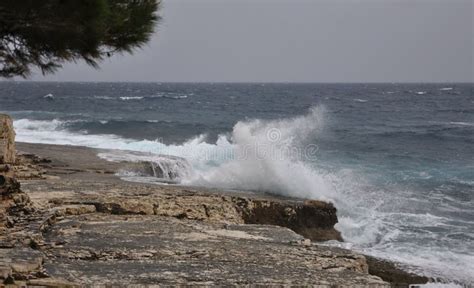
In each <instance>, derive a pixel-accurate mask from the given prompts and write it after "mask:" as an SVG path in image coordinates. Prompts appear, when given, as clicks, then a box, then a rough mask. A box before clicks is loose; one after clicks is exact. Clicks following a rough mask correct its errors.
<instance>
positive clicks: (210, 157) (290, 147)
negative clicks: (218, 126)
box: [14, 107, 474, 283]
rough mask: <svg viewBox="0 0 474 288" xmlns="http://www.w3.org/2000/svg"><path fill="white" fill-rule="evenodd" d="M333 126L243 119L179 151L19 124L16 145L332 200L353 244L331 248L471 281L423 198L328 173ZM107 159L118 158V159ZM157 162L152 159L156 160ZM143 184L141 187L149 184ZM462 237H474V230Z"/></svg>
mask: <svg viewBox="0 0 474 288" xmlns="http://www.w3.org/2000/svg"><path fill="white" fill-rule="evenodd" d="M326 121H327V118H326V116H325V113H324V109H323V108H321V107H316V108H312V109H311V110H310V111H309V113H307V114H306V115H303V116H299V117H294V118H289V119H281V120H272V121H270V120H259V119H254V120H247V121H239V122H238V123H236V124H235V126H234V128H233V130H232V133H231V134H230V135H220V136H219V137H218V140H217V141H216V143H214V144H210V143H206V142H205V136H204V135H200V136H197V137H195V138H193V139H190V140H188V141H186V142H184V143H182V144H176V145H165V144H163V143H161V142H159V141H150V140H143V141H139V140H133V139H125V138H120V137H117V136H115V135H87V134H85V133H72V132H69V131H68V130H67V129H65V124H67V123H66V122H61V121H58V120H54V121H39V120H27V119H20V120H16V121H15V123H14V125H15V128H16V131H17V140H18V141H21V142H34V143H52V144H67V145H81V146H89V147H94V148H105V149H121V150H131V151H141V152H150V153H154V154H155V155H157V154H163V155H173V156H179V157H183V158H185V159H187V160H188V161H189V163H190V164H191V166H192V172H190V173H184V174H183V175H184V176H183V177H182V179H180V180H181V183H183V184H188V185H202V186H209V187H220V188H226V189H245V190H255V191H262V192H270V193H277V194H281V195H287V196H293V197H304V198H311V199H321V200H327V201H331V202H333V203H334V204H335V206H336V207H337V209H338V217H339V223H338V224H337V228H338V229H339V230H340V231H341V232H342V235H343V237H344V239H345V240H346V242H345V243H332V245H339V246H344V247H348V248H352V249H356V250H359V251H363V252H365V253H368V254H371V255H374V256H379V257H383V258H387V259H391V260H396V261H400V262H402V263H406V264H409V265H417V266H419V267H421V270H417V268H413V267H411V268H407V269H414V270H415V271H416V272H419V273H425V274H427V275H429V276H444V277H448V278H451V279H454V280H461V281H464V282H467V283H470V282H472V281H473V275H474V255H473V253H472V251H469V250H466V249H469V248H465V249H464V248H463V247H461V246H462V245H459V247H457V248H455V247H456V245H454V244H452V243H450V242H445V241H448V240H446V239H444V238H443V233H439V232H433V231H436V229H438V230H439V229H441V230H442V229H448V231H451V230H453V229H454V228H453V227H450V226H449V225H451V224H450V223H451V222H450V219H448V218H444V217H440V216H437V215H434V214H431V213H428V212H426V211H425V210H420V209H418V208H417V206H416V205H418V202H419V200H420V199H418V198H416V195H413V193H411V192H410V191H400V190H397V191H393V190H391V189H385V188H381V187H379V186H377V185H372V184H371V183H370V181H369V180H368V178H367V177H365V175H363V173H361V172H360V171H354V170H351V169H341V170H339V171H328V170H327V169H325V168H324V166H323V165H320V161H319V159H318V147H317V146H315V145H314V139H317V138H318V136H319V135H321V134H322V133H324V127H325V122H326ZM101 156H102V157H104V158H106V159H109V160H114V159H113V155H111V154H107V153H106V154H102V155H101ZM115 156H116V155H115ZM120 157H125V158H126V159H130V160H134V161H137V160H143V159H142V158H140V157H142V156H140V157H138V156H137V155H136V154H134V153H127V152H123V154H121V156H120ZM137 157H138V158H137ZM153 157H155V156H150V158H151V159H148V158H146V159H147V160H149V161H150V160H153ZM156 157H158V156H156ZM115 160H116V159H115ZM133 176H135V175H133ZM138 178H139V179H138V181H141V180H143V181H146V179H144V178H140V177H138ZM140 179H141V180H140ZM392 189H397V188H396V187H395V188H392ZM407 208H413V209H407ZM430 229H431V230H430ZM449 229H450V230H449ZM460 233H464V234H465V235H471V236H472V237H474V235H472V232H469V231H460ZM469 233H471V234H469ZM449 241H450V240H449ZM448 244H449V245H448ZM464 247H469V246H464ZM463 249H464V250H463Z"/></svg>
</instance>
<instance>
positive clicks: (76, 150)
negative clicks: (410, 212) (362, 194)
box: [0, 143, 427, 287]
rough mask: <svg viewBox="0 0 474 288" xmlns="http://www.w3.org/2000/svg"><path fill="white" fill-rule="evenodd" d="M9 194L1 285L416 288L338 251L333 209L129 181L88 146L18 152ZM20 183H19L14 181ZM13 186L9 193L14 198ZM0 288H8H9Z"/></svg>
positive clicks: (388, 268)
mask: <svg viewBox="0 0 474 288" xmlns="http://www.w3.org/2000/svg"><path fill="white" fill-rule="evenodd" d="M17 150H18V151H21V153H19V156H17V157H16V159H15V160H14V162H15V163H10V164H12V165H10V167H13V171H14V172H15V174H16V179H18V180H19V181H20V182H21V189H20V187H19V185H18V184H17V182H16V181H15V180H12V181H13V182H11V183H10V182H8V183H6V182H5V183H0V190H1V192H2V207H3V208H2V210H1V211H0V213H1V216H2V226H1V234H0V283H1V282H3V283H4V285H11V287H15V286H24V285H29V286H43V287H75V286H89V285H111V286H129V285H151V284H159V285H165V286H168V285H169V286H181V285H202V286H213V285H218V286H224V285H225V286H227V285H238V286H240V285H264V286H268V285H276V286H290V285H291V286H293V285H298V286H299V285H302V286H318V287H354V286H359V287H390V286H392V287H393V286H396V287H407V286H408V284H409V283H410V284H413V283H425V282H426V281H427V279H426V278H424V277H419V276H416V275H411V274H408V273H405V272H403V271H401V270H400V269H398V268H396V265H394V264H392V263H389V262H384V261H380V260H377V259H369V261H368V260H367V258H366V257H365V256H363V255H360V254H358V253H355V252H352V251H348V250H343V249H338V248H331V247H327V246H323V245H318V243H317V242H319V241H326V240H339V241H341V240H342V238H341V235H340V233H339V232H338V231H337V230H336V229H335V228H334V225H335V224H336V223H337V215H336V209H335V208H334V206H333V205H332V204H330V203H325V202H321V201H304V200H298V199H289V198H283V197H277V196H272V195H261V194H253V193H247V192H228V191H218V190H212V189H202V188H196V187H183V186H174V185H153V184H143V183H131V182H125V181H122V180H121V179H119V178H118V177H117V176H115V172H116V171H118V170H119V169H121V167H123V165H126V163H120V162H117V163H114V162H107V161H105V160H102V159H100V158H98V157H97V156H96V155H97V153H99V152H100V151H98V150H95V149H90V148H84V147H71V146H58V145H40V144H24V143H22V144H17ZM9 181H10V180H9ZM7 187H8V188H7ZM0 286H1V284H0Z"/></svg>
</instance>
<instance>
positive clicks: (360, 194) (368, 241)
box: [0, 82, 474, 283]
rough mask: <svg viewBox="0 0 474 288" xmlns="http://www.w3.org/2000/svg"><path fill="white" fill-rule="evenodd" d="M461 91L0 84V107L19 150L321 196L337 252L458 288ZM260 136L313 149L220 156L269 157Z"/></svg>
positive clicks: (463, 234) (464, 172)
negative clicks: (103, 155)
mask: <svg viewBox="0 0 474 288" xmlns="http://www.w3.org/2000/svg"><path fill="white" fill-rule="evenodd" d="M473 90H474V85H473V84H224V83H222V84H212V83H207V84H191V83H190V84H183V83H39V82H0V111H1V112H3V113H8V114H10V115H12V116H13V117H14V119H15V127H16V129H17V133H18V140H19V141H25V142H40V143H58V144H71V145H85V146H92V147H103V148H119V149H128V150H137V151H146V152H153V153H156V154H171V155H176V156H182V157H185V158H187V159H188V160H189V162H190V163H191V165H192V166H193V169H194V170H195V171H194V172H193V173H194V174H193V175H194V176H196V175H198V176H197V177H195V178H192V179H188V180H187V181H186V179H184V180H183V183H185V184H193V185H206V186H215V187H222V188H229V189H249V190H257V191H264V192H271V193H280V194H285V195H290V196H295V197H310V198H321V199H326V200H330V201H333V202H334V203H335V205H336V207H337V208H338V209H339V211H338V214H339V218H340V223H339V224H338V228H339V229H340V230H341V231H342V233H343V236H344V237H345V239H346V240H347V243H346V244H344V245H345V246H350V247H352V248H353V249H358V250H361V251H364V252H366V253H369V254H373V255H377V256H381V257H385V258H389V259H394V260H399V261H402V262H403V263H406V264H410V265H417V266H419V267H420V269H421V272H422V273H425V274H427V275H435V276H436V275H437V276H439V275H441V276H444V277H449V278H452V279H454V280H460V281H463V282H464V283H470V282H472V281H473V278H474V276H473V275H474V208H473V207H474V201H473V196H474V93H473ZM269 129H270V130H271V129H276V130H275V131H276V133H277V135H276V136H277V138H278V139H276V140H278V143H277V144H278V145H277V146H278V147H281V146H282V145H286V146H291V145H292V148H295V149H296V148H297V149H300V151H303V150H304V149H305V147H308V145H313V146H314V147H317V153H313V154H311V157H306V158H304V157H303V158H301V157H299V158H298V159H296V160H295V159H293V158H291V157H290V158H285V159H275V158H272V157H268V156H267V157H263V158H264V159H257V158H258V157H257V158H255V159H248V158H246V159H244V160H242V159H240V160H239V161H237V160H236V159H234V158H233V157H235V151H237V150H239V149H242V147H244V146H245V145H250V144H252V145H253V144H258V145H260V144H261V145H262V146H264V147H266V148H267V150H268V149H270V148H271V149H273V148H274V147H273V148H272V147H270V146H271V145H274V144H275V142H274V141H273V140H274V139H273V140H272V139H270V140H272V141H268V137H269V135H268V132H269V131H270V130H269ZM300 140H301V141H300ZM289 143H290V144H289ZM268 145H270V146H268ZM268 147H270V148H268ZM229 151H230V154H226V152H229ZM279 151H280V150H279ZM224 154H225V155H230V157H223V155H224ZM286 156H287V155H286ZM285 167H286V168H285ZM196 179H197V180H196ZM411 269H414V268H411Z"/></svg>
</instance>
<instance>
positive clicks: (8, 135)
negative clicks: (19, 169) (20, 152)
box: [0, 114, 15, 164]
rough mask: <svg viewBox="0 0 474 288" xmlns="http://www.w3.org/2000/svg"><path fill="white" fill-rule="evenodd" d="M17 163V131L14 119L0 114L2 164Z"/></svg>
mask: <svg viewBox="0 0 474 288" xmlns="http://www.w3.org/2000/svg"><path fill="white" fill-rule="evenodd" d="M14 163H15V130H14V129H13V121H12V118H11V117H10V116H8V115H5V114H0V164H14Z"/></svg>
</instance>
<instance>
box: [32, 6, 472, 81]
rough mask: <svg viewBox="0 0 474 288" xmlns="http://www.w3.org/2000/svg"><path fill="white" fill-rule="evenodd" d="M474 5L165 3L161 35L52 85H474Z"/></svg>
mask: <svg viewBox="0 0 474 288" xmlns="http://www.w3.org/2000/svg"><path fill="white" fill-rule="evenodd" d="M473 6H474V5H473V0H306V1H304V0H286V1H283V0H163V9H162V10H161V12H160V14H161V15H162V16H163V21H162V22H161V24H160V25H159V28H158V31H157V34H156V35H155V36H154V37H153V39H152V41H151V42H150V43H149V45H148V46H146V47H145V48H144V49H142V50H140V51H137V52H136V53H135V54H134V55H125V56H114V57H112V58H111V59H107V60H106V61H105V62H103V64H102V65H101V69H100V70H95V69H93V68H90V67H88V66H87V65H85V64H84V63H77V64H67V65H65V66H64V69H62V70H60V71H59V72H57V73H56V74H54V75H48V76H46V77H43V76H41V74H40V73H36V74H35V75H34V76H33V77H32V79H33V80H53V81H147V82H148V81H152V82H153V81H158V82H165V81H173V82H175V81H177V82H473V80H474V77H473V67H474V60H473V58H474V57H473V51H474V45H473V39H474V32H473V14H474V7H473Z"/></svg>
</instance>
